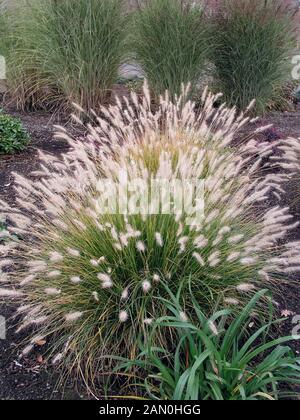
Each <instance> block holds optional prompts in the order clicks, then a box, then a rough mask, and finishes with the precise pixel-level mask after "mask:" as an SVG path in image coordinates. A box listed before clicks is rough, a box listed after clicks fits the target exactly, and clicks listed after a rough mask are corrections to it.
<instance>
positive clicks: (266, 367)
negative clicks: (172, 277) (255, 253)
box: [116, 291, 300, 401]
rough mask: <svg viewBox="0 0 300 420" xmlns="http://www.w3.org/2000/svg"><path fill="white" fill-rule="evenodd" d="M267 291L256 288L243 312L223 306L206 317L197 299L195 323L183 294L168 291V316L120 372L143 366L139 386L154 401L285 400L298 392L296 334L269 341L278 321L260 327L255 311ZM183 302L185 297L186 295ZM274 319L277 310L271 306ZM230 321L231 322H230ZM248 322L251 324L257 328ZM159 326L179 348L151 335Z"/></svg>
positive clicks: (299, 375) (299, 362) (299, 364)
mask: <svg viewBox="0 0 300 420" xmlns="http://www.w3.org/2000/svg"><path fill="white" fill-rule="evenodd" d="M264 295H266V291H261V292H259V293H257V294H256V295H255V296H254V297H253V298H252V300H251V301H250V302H249V303H248V304H247V306H246V307H245V308H244V309H243V310H242V311H241V313H240V314H239V315H237V316H235V315H234V314H233V313H232V311H231V310H229V309H225V310H219V311H218V312H215V313H214V314H213V315H212V317H211V318H208V317H207V316H205V314H204V313H203V312H202V310H201V307H200V306H199V304H198V303H197V301H196V299H193V306H194V307H193V310H194V313H195V314H196V322H195V321H192V320H190V319H188V318H187V317H186V315H185V312H184V307H183V306H181V299H180V296H178V295H176V296H175V295H173V293H172V292H171V291H169V298H168V299H162V302H163V303H164V304H165V305H166V306H167V307H168V309H169V312H170V314H169V316H166V317H162V318H159V319H158V320H157V321H156V322H155V325H154V326H153V329H152V333H151V335H150V339H149V340H148V342H146V343H145V344H142V345H141V353H140V355H139V356H138V358H137V359H136V360H131V361H130V360H129V361H125V362H123V363H122V364H120V365H119V367H118V368H117V369H116V372H118V373H120V372H122V371H124V370H125V372H126V371H128V370H129V371H132V370H133V368H137V369H139V370H141V369H142V370H143V371H144V372H145V373H146V379H145V380H144V382H142V383H140V385H138V384H136V385H135V386H138V388H140V389H142V390H143V391H144V392H145V393H146V396H147V397H148V398H150V399H154V400H157V399H158V400H218V401H220V400H280V399H286V398H288V399H290V398H293V397H296V396H297V393H296V391H295V389H294V390H293V389H291V387H296V386H297V385H298V384H300V358H299V357H297V356H296V355H295V354H294V353H293V351H292V349H291V348H290V347H288V346H287V345H286V344H287V343H288V342H290V341H292V340H296V339H297V340H300V336H297V337H280V338H278V339H274V340H269V339H268V338H267V333H268V330H269V329H270V327H271V326H273V325H275V324H276V323H277V322H274V321H271V322H269V323H267V324H265V323H263V324H262V325H260V326H256V327H255V330H253V325H254V322H253V311H255V309H256V305H257V304H258V302H259V300H260V299H261V298H262V297H263V296H264ZM183 301H184V299H183ZM270 317H271V318H272V311H271V310H270ZM229 320H230V322H229ZM249 325H252V331H251V328H250V327H249ZM158 329H163V330H164V329H166V330H167V331H169V330H170V329H171V330H173V332H174V335H173V337H176V339H175V340H174V341H173V345H174V349H173V351H170V348H159V347H156V346H155V342H153V341H152V340H151V336H152V337H155V336H156V335H157V330H158Z"/></svg>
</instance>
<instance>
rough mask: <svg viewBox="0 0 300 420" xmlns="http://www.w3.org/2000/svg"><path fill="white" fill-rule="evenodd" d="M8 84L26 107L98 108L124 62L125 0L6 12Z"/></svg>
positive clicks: (43, 3) (74, 0)
mask: <svg viewBox="0 0 300 420" xmlns="http://www.w3.org/2000/svg"><path fill="white" fill-rule="evenodd" d="M6 20H7V23H6V26H7V33H8V35H7V39H6V41H5V44H6V51H7V63H8V81H9V85H10V87H11V89H12V91H13V92H15V97H16V99H17V100H18V103H19V105H20V106H21V107H24V106H25V105H27V106H41V105H43V106H49V104H51V105H58V104H63V105H66V106H68V105H70V103H71V102H74V101H75V102H76V103H79V104H81V105H82V106H84V107H85V108H87V109H90V108H91V107H94V108H97V107H99V104H100V103H103V102H104V101H105V100H106V99H107V98H108V97H109V94H110V91H111V89H112V86H113V84H114V83H115V82H116V80H117V75H118V68H119V66H120V64H121V63H122V59H123V54H124V42H125V27H126V16H125V13H124V10H123V4H122V1H120V0H60V1H55V0H50V1H49V0H28V1H26V2H24V1H21V2H20V4H18V5H17V6H16V8H14V9H13V10H11V11H7V12H6Z"/></svg>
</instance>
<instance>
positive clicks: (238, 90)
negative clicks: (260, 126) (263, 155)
mask: <svg viewBox="0 0 300 420" xmlns="http://www.w3.org/2000/svg"><path fill="white" fill-rule="evenodd" d="M212 27H213V31H214V40H215V41H214V47H213V48H212V50H211V51H212V62H213V64H214V66H215V81H216V84H217V89H218V91H220V92H223V94H224V97H225V99H226V101H227V102H228V103H229V104H230V105H236V106H237V107H238V108H239V109H244V108H245V107H246V106H247V104H249V103H250V102H251V101H252V100H253V99H255V100H256V111H257V112H259V113H263V112H264V111H265V110H266V109H267V106H268V104H269V103H272V102H274V101H275V102H276V103H278V102H280V98H283V96H284V93H283V87H284V86H285V84H286V82H287V81H288V80H290V74H291V65H290V63H291V60H290V57H291V55H292V51H293V49H295V48H296V37H295V33H296V31H295V24H294V19H293V14H292V12H291V11H290V10H289V9H285V8H284V7H283V6H282V4H281V2H278V1H277V0H276V1H275V2H274V1H273V0H272V1H269V0H267V1H262V0H223V1H222V2H221V5H220V8H219V12H218V13H217V14H216V16H215V18H214V25H213V26H212Z"/></svg>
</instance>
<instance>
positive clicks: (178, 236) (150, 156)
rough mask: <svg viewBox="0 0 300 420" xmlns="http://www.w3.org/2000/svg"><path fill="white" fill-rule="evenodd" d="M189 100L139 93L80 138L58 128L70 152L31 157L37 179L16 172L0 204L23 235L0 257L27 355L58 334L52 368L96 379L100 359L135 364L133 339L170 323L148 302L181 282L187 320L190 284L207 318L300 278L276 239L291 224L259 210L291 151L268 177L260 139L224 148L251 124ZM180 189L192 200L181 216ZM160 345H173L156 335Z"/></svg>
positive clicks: (277, 187)
mask: <svg viewBox="0 0 300 420" xmlns="http://www.w3.org/2000/svg"><path fill="white" fill-rule="evenodd" d="M186 96H187V92H184V93H183V94H182V96H181V97H180V98H179V100H178V101H177V102H175V103H173V102H172V101H170V100H169V99H168V95H166V97H164V98H161V102H160V105H159V107H158V108H156V110H155V111H152V109H151V98H150V95H149V91H148V89H147V88H145V91H144V96H143V99H142V103H140V102H139V99H138V97H137V95H136V94H134V93H132V95H131V102H130V104H129V103H128V102H127V104H126V105H123V104H122V103H121V102H120V101H118V100H117V104H116V105H115V106H110V107H109V108H105V107H102V109H101V117H98V118H97V124H96V125H93V124H89V126H88V130H89V132H88V135H87V136H86V138H85V139H84V140H83V139H82V138H80V139H76V138H71V137H70V136H69V135H68V134H67V132H66V131H65V129H63V128H60V129H59V132H58V134H57V136H58V137H61V138H65V139H67V141H68V142H69V144H70V151H69V152H68V153H67V154H65V155H64V156H63V159H59V158H58V157H55V156H53V155H49V154H45V153H43V152H40V159H41V168H40V170H39V171H35V172H33V173H32V174H31V175H30V178H24V177H23V176H21V175H19V174H14V176H15V190H16V191H15V192H16V202H17V207H14V208H11V207H10V206H9V205H8V204H6V203H5V202H3V201H2V202H1V203H0V204H1V208H2V211H3V212H4V213H5V214H6V216H7V219H8V221H9V230H10V232H11V233H15V234H18V236H19V238H20V237H21V238H24V240H23V241H20V243H19V245H18V248H17V249H16V250H15V251H14V252H15V256H16V257H18V259H17V260H16V259H12V258H9V257H8V258H6V259H4V260H3V261H1V266H2V267H6V268H8V267H10V269H9V270H8V271H9V274H8V277H9V279H8V282H7V284H6V285H5V284H4V285H3V287H2V288H1V289H0V297H3V298H4V299H5V298H6V297H7V296H9V297H13V298H14V299H15V300H19V302H20V305H19V307H18V309H17V314H18V315H19V316H20V317H22V318H23V322H21V323H20V325H19V327H18V331H22V330H25V329H26V330H28V334H29V337H30V338H29V340H28V345H27V346H26V347H25V349H24V350H23V354H25V355H26V354H28V353H29V352H30V351H31V350H32V349H33V347H34V345H35V343H36V342H37V341H39V340H40V339H41V337H43V340H44V339H46V340H50V337H53V341H52V343H53V347H51V351H50V356H51V357H52V362H53V363H58V362H61V363H63V364H64V365H65V366H68V367H69V368H70V369H72V368H76V369H78V371H81V372H83V373H84V374H85V375H86V377H88V379H90V380H91V379H93V378H94V375H96V374H97V372H99V369H100V368H102V369H103V367H104V366H106V367H107V366H108V364H109V363H110V361H108V360H107V359H106V358H107V357H108V355H119V356H130V357H131V356H134V355H135V354H136V351H137V350H138V349H137V337H140V336H143V337H144V338H145V339H147V337H148V332H149V325H150V324H151V323H152V321H153V320H155V319H157V318H158V317H161V316H164V315H166V311H167V309H166V307H165V305H164V304H162V303H160V302H159V301H158V300H157V299H154V298H155V297H156V296H159V295H160V296H162V297H163V296H164V293H165V287H163V282H166V283H167V284H168V287H169V288H170V290H172V291H176V290H178V287H179V285H180V286H181V288H182V296H183V300H184V307H185V310H186V313H187V315H188V316H190V308H191V307H192V302H191V296H190V293H189V288H191V290H192V291H193V296H194V297H195V299H196V300H197V302H198V304H199V305H200V307H201V309H202V310H203V312H204V313H205V314H207V315H209V314H211V313H212V311H213V310H214V308H215V306H216V304H217V303H218V302H220V301H222V303H225V305H228V306H233V307H236V308H237V309H238V308H239V307H240V305H241V304H242V303H243V301H244V300H245V299H246V298H248V296H249V295H251V294H252V293H253V291H255V290H256V289H259V288H261V287H262V286H263V287H266V286H269V287H273V286H274V287H276V284H279V283H280V282H281V281H282V280H287V278H288V274H289V273H290V272H292V271H297V270H300V264H299V250H300V243H299V242H296V243H286V244H284V240H285V239H286V237H287V234H288V233H289V231H290V230H291V229H293V228H294V227H295V226H297V224H298V223H295V222H294V220H293V219H292V216H290V215H289V213H288V208H285V207H280V204H277V203H275V204H274V207H270V208H266V203H265V202H266V200H267V198H268V197H270V196H272V197H273V200H275V201H277V200H278V201H279V200H280V196H281V194H282V192H283V190H282V187H281V184H282V183H283V182H284V181H285V180H286V178H287V175H286V174H284V173H283V172H284V170H283V169H282V171H280V166H282V167H284V168H285V167H286V166H289V165H290V163H289V161H290V159H292V158H293V155H292V151H291V155H290V156H288V157H287V162H286V160H283V161H280V160H278V162H276V166H277V169H278V170H277V173H276V175H275V174H274V173H272V172H269V173H268V172H267V170H268V163H266V162H268V161H269V160H268V159H267V157H268V156H270V155H271V154H272V147H271V146H270V145H269V144H260V145H258V144H257V143H256V141H254V140H250V141H247V142H245V143H241V144H240V146H238V147H233V146H232V140H233V138H234V135H235V134H236V132H237V131H238V130H239V129H241V128H242V127H243V126H244V125H245V124H246V123H248V122H249V118H247V117H245V115H244V114H241V115H237V114H236V111H235V110H234V109H227V108H225V106H221V107H220V108H218V109H215V108H214V106H213V104H214V103H215V102H216V101H217V100H218V99H219V96H214V95H211V94H209V93H208V92H207V91H205V92H204V94H203V97H202V103H203V104H202V110H201V112H200V113H197V112H195V110H194V107H195V104H194V103H192V102H190V101H187V100H186ZM125 102H126V99H125ZM75 118H76V117H75ZM95 118H96V116H95ZM76 120H78V119H77V118H76ZM257 131H259V130H257ZM257 131H256V132H257ZM283 143H284V142H283ZM271 162H273V161H271ZM274 164H275V161H274V162H273V163H272V165H274ZM281 172H282V173H281ZM195 180H196V181H197V183H196V186H197V188H196V187H195V188H194V187H193V185H194V184H193V183H195ZM198 181H199V182H200V184H198ZM157 182H158V184H157ZM157 185H160V186H162V187H161V189H160V190H159V193H158V194H157V190H156V189H155V188H156V187H157ZM166 186H167V187H168V186H169V190H168V188H167V187H166ZM178 186H179V187H180V186H183V190H184V193H185V194H186V196H187V197H190V196H192V198H193V199H192V201H191V202H190V201H188V200H186V201H187V203H188V205H185V206H184V207H183V206H182V205H181V201H180V200H181V196H180V188H179V187H178ZM198 186H199V189H200V191H201V194H200V195H199V196H198V195H196V196H195V195H194V194H193V191H198ZM177 188H179V189H177ZM178 191H179V192H178ZM114 197H117V198H118V199H117V200H116V201H115V202H114V201H113V200H111V199H112V198H114ZM194 198H195V199H194ZM203 198H204V201H203ZM197 200H198V201H197ZM203 203H204V215H203V212H202V209H203ZM32 328H33V333H32ZM155 339H156V340H157V342H158V343H164V344H166V343H172V340H170V339H169V337H167V335H166V334H165V332H164V333H163V334H159V332H158V333H157V336H156V337H155ZM82 369H83V370H82Z"/></svg>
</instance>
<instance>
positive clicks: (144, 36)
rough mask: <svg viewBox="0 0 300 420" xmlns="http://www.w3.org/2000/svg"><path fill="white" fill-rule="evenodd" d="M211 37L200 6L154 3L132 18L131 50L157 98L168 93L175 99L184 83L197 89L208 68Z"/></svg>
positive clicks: (171, 1)
mask: <svg viewBox="0 0 300 420" xmlns="http://www.w3.org/2000/svg"><path fill="white" fill-rule="evenodd" d="M211 38H212V37H211V31H210V29H209V26H208V22H207V20H206V18H205V12H204V8H203V6H202V5H201V4H199V3H198V4H194V5H191V4H189V3H187V2H184V1H182V0H151V1H146V2H145V4H143V6H141V7H140V8H139V9H138V10H137V11H136V12H135V13H134V15H133V26H132V30H131V39H132V41H131V45H132V48H131V50H132V52H133V54H134V58H135V59H136V61H137V62H138V63H139V64H140V65H141V66H142V68H143V70H144V72H145V74H146V77H147V79H148V81H149V84H150V87H151V89H152V90H153V91H154V92H155V94H156V95H157V96H158V95H160V94H164V93H165V91H166V90H168V91H169V94H170V95H171V96H172V97H173V98H174V96H175V95H176V94H177V95H179V94H180V89H181V84H182V83H184V84H187V83H189V82H192V88H193V90H194V89H195V88H196V86H197V83H198V82H199V80H200V78H201V77H202V76H203V74H204V73H205V70H206V67H207V58H208V52H209V49H210V48H211Z"/></svg>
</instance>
